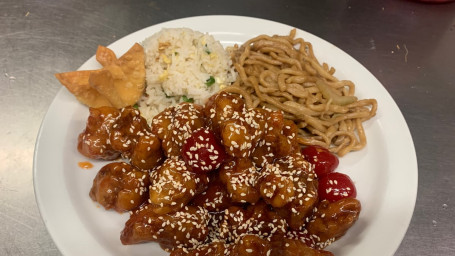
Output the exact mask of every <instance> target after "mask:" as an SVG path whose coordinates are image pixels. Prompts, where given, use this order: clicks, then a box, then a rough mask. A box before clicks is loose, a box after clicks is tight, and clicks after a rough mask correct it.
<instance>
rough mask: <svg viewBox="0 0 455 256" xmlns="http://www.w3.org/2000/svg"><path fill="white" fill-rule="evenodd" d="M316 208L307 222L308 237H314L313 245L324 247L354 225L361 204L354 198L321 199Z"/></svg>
mask: <svg viewBox="0 0 455 256" xmlns="http://www.w3.org/2000/svg"><path fill="white" fill-rule="evenodd" d="M316 209H317V211H316V212H315V214H314V215H313V218H311V219H310V221H309V222H308V223H307V230H308V234H309V236H310V237H313V238H316V239H314V240H315V245H316V246H315V247H316V248H325V247H326V246H328V245H329V244H331V243H332V242H333V241H335V240H336V239H338V238H340V237H341V236H343V235H344V234H345V233H346V232H347V231H348V229H349V228H351V227H352V225H354V223H355V222H356V221H357V219H358V218H359V214H360V209H361V205H360V201H359V200H357V199H355V198H344V199H341V200H339V201H336V202H332V203H330V202H329V201H327V200H323V201H321V202H319V203H318V204H317V205H316Z"/></svg>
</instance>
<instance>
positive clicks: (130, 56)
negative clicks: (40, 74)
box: [55, 43, 145, 108]
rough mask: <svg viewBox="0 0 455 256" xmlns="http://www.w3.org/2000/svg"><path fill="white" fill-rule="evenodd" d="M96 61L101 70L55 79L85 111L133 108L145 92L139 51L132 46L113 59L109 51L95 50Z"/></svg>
mask: <svg viewBox="0 0 455 256" xmlns="http://www.w3.org/2000/svg"><path fill="white" fill-rule="evenodd" d="M96 59H97V61H98V62H99V63H100V64H101V65H102V66H103V68H101V69H98V70H84V71H73V72H67V73H59V74H55V77H57V79H58V80H59V81H60V83H61V84H62V85H64V86H65V87H66V88H67V89H68V90H69V91H70V92H71V93H72V94H74V95H75V96H76V98H77V99H78V100H79V101H80V102H81V103H83V104H85V105H87V106H89V107H100V106H113V107H116V108H122V107H126V106H131V105H134V104H135V103H136V102H137V101H138V100H139V98H140V97H141V95H142V93H143V92H144V89H145V55H144V49H143V47H142V46H141V45H139V44H137V43H136V44H134V45H133V47H131V48H130V49H129V50H128V51H127V52H126V53H125V54H124V55H122V56H121V57H120V58H118V59H117V57H116V56H115V53H114V52H113V51H112V50H110V49H109V48H107V47H104V46H99V47H98V50H97V52H96Z"/></svg>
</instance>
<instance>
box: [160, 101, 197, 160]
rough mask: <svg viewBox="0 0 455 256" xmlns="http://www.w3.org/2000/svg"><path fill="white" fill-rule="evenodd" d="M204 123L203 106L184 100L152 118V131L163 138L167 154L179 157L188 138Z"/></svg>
mask: <svg viewBox="0 0 455 256" xmlns="http://www.w3.org/2000/svg"><path fill="white" fill-rule="evenodd" d="M204 125H205V117H204V112H203V107H202V106H200V105H197V104H190V103H186V102H184V103H181V104H179V105H177V106H172V107H168V108H166V109H165V110H164V111H162V112H161V113H160V114H158V115H157V116H155V118H153V120H152V131H153V132H154V133H155V134H157V135H158V138H159V139H160V140H161V146H162V147H163V150H164V153H165V155H166V156H167V157H178V156H180V155H181V150H182V145H183V143H184V142H185V141H186V139H187V138H188V137H190V136H191V134H192V133H193V132H194V131H195V130H197V129H199V128H201V127H204Z"/></svg>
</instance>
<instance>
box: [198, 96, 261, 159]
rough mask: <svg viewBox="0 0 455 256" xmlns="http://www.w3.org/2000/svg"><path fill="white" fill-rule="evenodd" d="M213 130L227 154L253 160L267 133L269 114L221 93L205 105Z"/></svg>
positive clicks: (238, 97)
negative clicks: (247, 106) (266, 118)
mask: <svg viewBox="0 0 455 256" xmlns="http://www.w3.org/2000/svg"><path fill="white" fill-rule="evenodd" d="M204 110H205V114H206V116H207V117H208V123H209V126H210V127H211V129H212V130H214V131H215V132H216V133H218V134H220V137H221V139H222V141H223V144H224V146H225V149H226V152H227V153H228V154H229V155H231V156H233V157H250V155H251V153H252V152H253V150H254V148H255V147H256V144H257V143H258V142H259V141H260V139H261V138H262V136H263V134H264V132H265V117H266V113H267V111H266V110H263V109H247V108H246V107H245V103H244V101H243V99H242V98H241V97H240V96H239V95H236V94H229V93H226V92H220V93H218V94H216V95H214V96H212V97H211V98H210V99H209V100H208V101H207V103H206V105H205V109H204Z"/></svg>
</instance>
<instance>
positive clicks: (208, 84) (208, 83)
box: [205, 76, 215, 87]
mask: <svg viewBox="0 0 455 256" xmlns="http://www.w3.org/2000/svg"><path fill="white" fill-rule="evenodd" d="M214 83H215V78H214V77H213V76H210V77H209V79H207V80H205V85H207V87H210V86H211V85H212V84H214Z"/></svg>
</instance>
